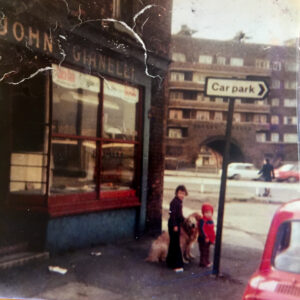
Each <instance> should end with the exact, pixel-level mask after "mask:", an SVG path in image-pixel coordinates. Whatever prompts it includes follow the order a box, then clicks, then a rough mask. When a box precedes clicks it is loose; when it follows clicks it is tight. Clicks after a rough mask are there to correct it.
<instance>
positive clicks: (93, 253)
mask: <svg viewBox="0 0 300 300" xmlns="http://www.w3.org/2000/svg"><path fill="white" fill-rule="evenodd" d="M91 255H92V256H100V255H102V253H101V252H91Z"/></svg>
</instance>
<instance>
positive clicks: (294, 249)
mask: <svg viewBox="0 0 300 300" xmlns="http://www.w3.org/2000/svg"><path fill="white" fill-rule="evenodd" d="M299 299H300V200H294V201H291V202H288V203H286V204H284V205H282V206H281V207H280V208H279V209H278V210H277V212H276V213H275V215H274V217H273V221H272V224H271V227H270V230H269V233H268V238H267V241H266V245H265V249H264V253H263V256H262V260H261V264H260V267H259V269H258V270H257V271H256V272H255V273H254V275H253V276H252V277H251V279H250V280H249V282H248V285H247V288H246V290H245V293H244V296H243V300H299Z"/></svg>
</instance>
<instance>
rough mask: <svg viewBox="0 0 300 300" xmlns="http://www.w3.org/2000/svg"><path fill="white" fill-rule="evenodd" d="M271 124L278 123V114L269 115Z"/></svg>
mask: <svg viewBox="0 0 300 300" xmlns="http://www.w3.org/2000/svg"><path fill="white" fill-rule="evenodd" d="M271 124H279V116H276V115H273V116H271Z"/></svg>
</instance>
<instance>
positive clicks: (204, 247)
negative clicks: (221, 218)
mask: <svg viewBox="0 0 300 300" xmlns="http://www.w3.org/2000/svg"><path fill="white" fill-rule="evenodd" d="M213 212H214V208H213V207H212V205H210V204H209V203H204V204H203V205H202V215H203V217H202V218H201V219H200V220H199V222H198V229H199V237H198V243H199V250H200V264H199V266H200V267H206V268H207V267H210V266H211V263H210V261H209V246H210V245H211V244H214V243H215V239H216V234H215V229H214V221H213V220H212V215H213Z"/></svg>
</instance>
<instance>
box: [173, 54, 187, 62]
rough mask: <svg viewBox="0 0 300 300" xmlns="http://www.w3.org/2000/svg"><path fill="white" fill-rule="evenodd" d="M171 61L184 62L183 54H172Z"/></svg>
mask: <svg viewBox="0 0 300 300" xmlns="http://www.w3.org/2000/svg"><path fill="white" fill-rule="evenodd" d="M172 59H173V60H174V61H177V62H186V57H185V55H184V54H183V53H179V52H174V53H173V54H172Z"/></svg>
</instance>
